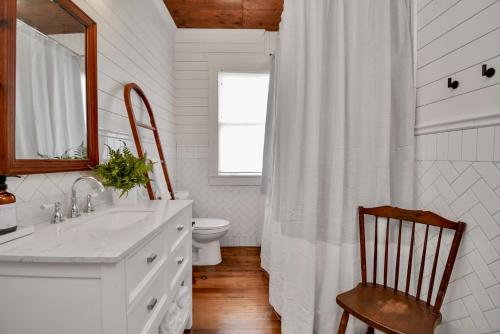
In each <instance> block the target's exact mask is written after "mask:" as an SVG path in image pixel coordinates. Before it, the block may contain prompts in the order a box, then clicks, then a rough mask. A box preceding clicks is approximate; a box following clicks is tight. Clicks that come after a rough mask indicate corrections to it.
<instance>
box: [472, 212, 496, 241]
mask: <svg viewBox="0 0 500 334" xmlns="http://www.w3.org/2000/svg"><path fill="white" fill-rule="evenodd" d="M471 214H472V217H474V220H475V221H476V222H477V223H478V224H479V226H481V228H482V230H483V231H484V233H485V234H486V235H487V236H488V239H490V240H491V239H493V238H495V237H496V236H497V235H499V234H500V227H499V226H498V225H497V223H496V222H495V220H493V217H491V215H490V214H489V213H488V211H486V209H485V208H484V207H483V206H482V205H481V204H477V205H476V206H474V207H473V208H472V210H471Z"/></svg>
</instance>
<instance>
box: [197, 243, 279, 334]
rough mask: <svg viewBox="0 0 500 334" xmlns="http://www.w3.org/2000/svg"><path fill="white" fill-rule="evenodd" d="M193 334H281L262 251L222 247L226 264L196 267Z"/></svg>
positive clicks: (252, 248) (253, 248)
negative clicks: (263, 266)
mask: <svg viewBox="0 0 500 334" xmlns="http://www.w3.org/2000/svg"><path fill="white" fill-rule="evenodd" d="M193 275H194V277H195V284H194V285H193V329H192V330H191V332H190V333H192V334H278V333H281V324H280V320H279V319H278V317H277V316H276V314H275V313H274V310H273V308H272V307H271V306H270V305H269V293H268V286H269V280H268V278H267V277H266V275H265V274H264V272H263V271H262V270H261V269H260V248H257V247H231V248H222V263H221V264H219V265H217V266H207V267H194V268H193Z"/></svg>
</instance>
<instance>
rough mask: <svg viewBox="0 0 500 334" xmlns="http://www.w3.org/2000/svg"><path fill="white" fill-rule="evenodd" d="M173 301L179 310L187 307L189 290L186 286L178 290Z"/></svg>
mask: <svg viewBox="0 0 500 334" xmlns="http://www.w3.org/2000/svg"><path fill="white" fill-rule="evenodd" d="M175 301H176V303H177V306H179V308H180V309H184V308H185V307H186V306H187V305H188V302H189V288H188V287H187V286H183V287H181V288H180V289H179V293H178V294H177V298H176V300H175Z"/></svg>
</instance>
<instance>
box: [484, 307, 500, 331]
mask: <svg viewBox="0 0 500 334" xmlns="http://www.w3.org/2000/svg"><path fill="white" fill-rule="evenodd" d="M484 316H485V317H486V319H488V323H489V325H490V327H491V330H493V331H495V333H498V332H499V331H500V308H497V309H494V310H491V311H487V312H485V313H484Z"/></svg>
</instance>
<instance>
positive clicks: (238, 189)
mask: <svg viewBox="0 0 500 334" xmlns="http://www.w3.org/2000/svg"><path fill="white" fill-rule="evenodd" d="M177 189H178V190H188V191H189V192H190V196H191V199H193V200H194V206H193V211H194V212H193V214H194V216H195V217H210V218H224V219H227V220H229V221H230V222H231V228H230V229H229V231H228V233H227V234H226V236H225V237H224V238H223V239H222V245H224V246H258V245H260V240H261V230H262V222H263V218H264V202H263V196H262V195H261V194H260V187H259V186H211V185H209V184H208V159H207V146H204V145H192V146H187V145H182V146H178V147H177Z"/></svg>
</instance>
